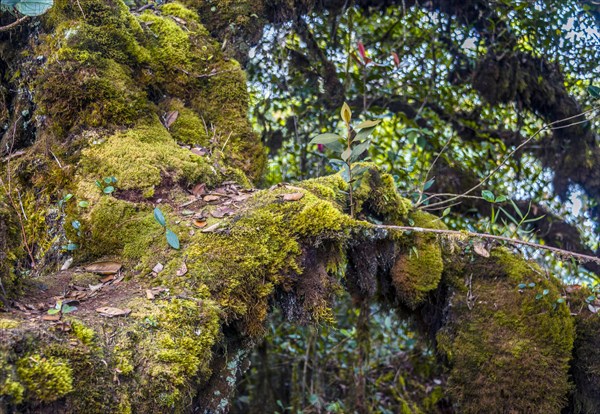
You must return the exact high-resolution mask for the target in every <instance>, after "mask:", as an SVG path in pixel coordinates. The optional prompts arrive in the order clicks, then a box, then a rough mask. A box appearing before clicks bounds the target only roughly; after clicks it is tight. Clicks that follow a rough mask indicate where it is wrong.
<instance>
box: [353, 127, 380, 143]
mask: <svg viewBox="0 0 600 414" xmlns="http://www.w3.org/2000/svg"><path fill="white" fill-rule="evenodd" d="M374 130H375V128H364V129H361V130H360V132H359V133H357V134H356V136H355V137H354V139H353V140H352V142H356V141H359V142H360V141H364V140H365V139H367V138H369V137H370V136H371V133H372V132H373V131H374Z"/></svg>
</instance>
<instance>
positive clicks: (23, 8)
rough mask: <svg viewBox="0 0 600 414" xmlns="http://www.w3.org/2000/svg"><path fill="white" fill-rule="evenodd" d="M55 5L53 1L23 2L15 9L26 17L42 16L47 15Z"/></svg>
mask: <svg viewBox="0 0 600 414" xmlns="http://www.w3.org/2000/svg"><path fill="white" fill-rule="evenodd" d="M53 4H54V1H53V0H22V1H20V2H19V3H17V4H16V5H15V9H17V10H18V11H19V13H21V14H24V15H25V16H40V15H42V14H44V13H46V12H47V11H48V10H49V9H50V7H52V5H53Z"/></svg>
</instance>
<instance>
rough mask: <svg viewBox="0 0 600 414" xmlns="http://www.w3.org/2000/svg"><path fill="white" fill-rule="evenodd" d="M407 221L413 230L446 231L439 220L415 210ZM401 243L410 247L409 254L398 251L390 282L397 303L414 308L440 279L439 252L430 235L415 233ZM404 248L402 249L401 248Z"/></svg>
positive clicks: (437, 244)
mask: <svg viewBox="0 0 600 414" xmlns="http://www.w3.org/2000/svg"><path fill="white" fill-rule="evenodd" d="M407 221H408V222H409V223H410V224H412V225H414V226H415V227H423V228H438V229H445V228H446V226H445V225H444V224H443V223H442V222H441V221H440V220H439V218H437V217H435V216H433V215H432V214H429V213H426V212H423V211H418V210H417V211H413V212H411V213H410V215H409V216H408V219H407ZM403 244H404V245H406V244H409V245H410V246H411V247H410V250H409V251H408V252H405V251H401V252H400V253H399V255H398V257H397V259H396V261H395V262H394V266H393V267H392V270H391V276H392V283H393V285H394V287H395V288H396V292H397V295H398V297H399V298H400V300H401V301H402V302H403V303H404V304H405V305H407V306H408V307H409V308H411V309H416V308H417V307H418V306H419V305H421V304H422V303H423V302H424V301H425V299H426V297H427V294H428V293H429V292H431V291H433V290H434V289H436V288H437V287H438V285H439V283H440V281H441V279H442V272H443V270H444V263H443V260H442V249H441V247H440V243H439V241H438V240H437V238H436V236H435V235H433V234H423V233H417V234H415V235H414V236H412V237H411V236H408V237H407V238H405V240H404V242H403ZM404 249H406V247H405V246H403V247H402V250H404Z"/></svg>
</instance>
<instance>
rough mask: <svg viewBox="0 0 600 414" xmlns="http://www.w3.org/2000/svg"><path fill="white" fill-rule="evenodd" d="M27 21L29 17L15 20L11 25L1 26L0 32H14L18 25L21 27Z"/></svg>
mask: <svg viewBox="0 0 600 414" xmlns="http://www.w3.org/2000/svg"><path fill="white" fill-rule="evenodd" d="M27 19H29V16H23V17H21V18H20V19H17V20H15V21H14V22H12V23H11V24H7V25H6V26H0V32H8V31H9V30H12V29H14V28H15V27H17V26H18V25H20V24H21V23H25V21H27Z"/></svg>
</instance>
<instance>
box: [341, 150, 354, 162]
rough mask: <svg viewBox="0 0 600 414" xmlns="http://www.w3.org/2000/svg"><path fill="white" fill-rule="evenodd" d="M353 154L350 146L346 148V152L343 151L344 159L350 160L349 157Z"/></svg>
mask: <svg viewBox="0 0 600 414" xmlns="http://www.w3.org/2000/svg"><path fill="white" fill-rule="evenodd" d="M351 154H352V150H351V149H350V148H346V150H344V152H342V155H341V157H342V160H344V161H348V158H350V155H351Z"/></svg>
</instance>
